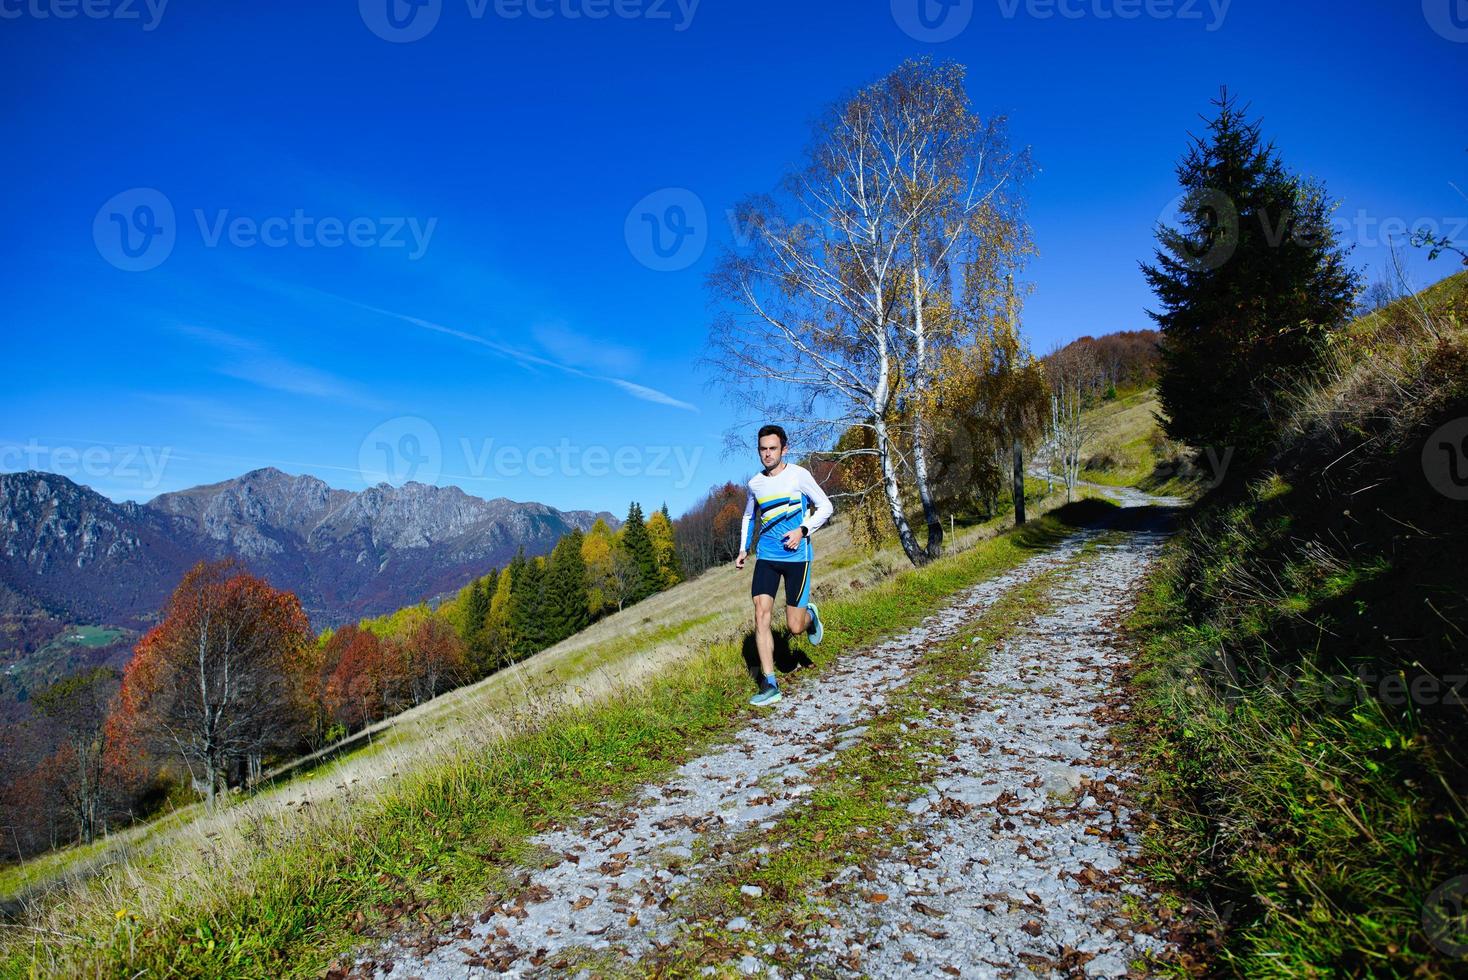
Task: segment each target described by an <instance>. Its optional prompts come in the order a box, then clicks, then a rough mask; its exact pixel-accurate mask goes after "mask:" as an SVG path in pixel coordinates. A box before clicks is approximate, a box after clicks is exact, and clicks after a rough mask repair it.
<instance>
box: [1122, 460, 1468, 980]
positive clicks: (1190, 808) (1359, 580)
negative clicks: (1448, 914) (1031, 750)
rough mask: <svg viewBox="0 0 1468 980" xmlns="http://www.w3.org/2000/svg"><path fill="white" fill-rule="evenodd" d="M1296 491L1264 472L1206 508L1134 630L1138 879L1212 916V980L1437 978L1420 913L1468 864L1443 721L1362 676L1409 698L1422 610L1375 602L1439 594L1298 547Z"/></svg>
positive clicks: (1389, 565) (1378, 569)
mask: <svg viewBox="0 0 1468 980" xmlns="http://www.w3.org/2000/svg"><path fill="white" fill-rule="evenodd" d="M1292 493H1293V491H1292V490H1291V488H1290V486H1289V484H1288V483H1286V482H1285V481H1283V480H1281V479H1279V478H1278V477H1271V478H1268V479H1265V480H1262V481H1259V482H1258V483H1256V484H1255V485H1254V487H1253V492H1252V493H1251V495H1250V497H1249V499H1247V500H1246V501H1243V502H1238V503H1235V504H1233V505H1232V506H1229V507H1226V508H1222V509H1219V508H1214V509H1213V510H1212V511H1210V512H1209V514H1210V518H1209V519H1208V520H1207V521H1206V522H1203V523H1199V524H1195V525H1194V526H1193V527H1191V528H1189V529H1188V530H1187V531H1186V532H1185V533H1184V534H1183V535H1182V536H1180V537H1179V538H1178V539H1176V540H1174V541H1173V542H1171V543H1170V544H1169V546H1168V550H1167V554H1166V555H1165V557H1164V560H1163V562H1162V563H1161V565H1160V566H1159V570H1158V572H1157V573H1156V575H1155V576H1154V578H1153V580H1152V582H1151V584H1150V587H1149V589H1148V592H1147V593H1146V596H1145V597H1144V601H1143V602H1142V604H1141V605H1140V607H1139V609H1138V612H1137V613H1136V615H1135V616H1134V618H1133V621H1132V626H1133V628H1134V629H1136V630H1138V631H1139V634H1140V635H1141V636H1142V637H1143V638H1144V640H1145V648H1144V652H1143V655H1142V657H1141V659H1140V661H1139V662H1140V664H1141V666H1142V670H1141V672H1140V673H1139V674H1138V675H1137V678H1136V686H1137V689H1138V694H1139V696H1138V698H1137V703H1138V705H1139V717H1140V720H1139V721H1138V722H1137V724H1136V726H1135V729H1134V731H1133V732H1132V741H1133V742H1134V743H1135V744H1137V745H1140V746H1145V755H1146V759H1147V765H1146V770H1147V773H1148V788H1147V799H1148V809H1149V810H1150V811H1152V812H1153V813H1155V814H1156V815H1157V816H1156V822H1155V823H1154V824H1153V825H1152V826H1151V828H1150V829H1149V831H1148V833H1147V834H1146V837H1145V841H1144V846H1145V849H1146V853H1147V857H1148V861H1149V871H1150V873H1151V874H1152V875H1153V876H1154V877H1155V878H1157V879H1159V880H1163V881H1169V882H1171V883H1173V884H1174V885H1175V886H1176V887H1178V888H1179V889H1181V890H1182V891H1183V892H1186V893H1189V894H1191V895H1193V896H1194V897H1195V899H1196V902H1195V904H1199V905H1201V906H1203V907H1208V906H1209V905H1210V904H1211V905H1212V906H1213V907H1214V908H1215V909H1216V910H1217V912H1218V918H1217V921H1215V922H1213V923H1211V925H1209V926H1207V927H1206V928H1204V929H1203V930H1201V931H1200V934H1199V936H1198V942H1199V945H1200V947H1202V948H1204V949H1205V950H1208V949H1212V948H1215V947H1216V950H1215V951H1216V955H1217V962H1218V964H1219V969H1221V970H1223V971H1226V972H1229V973H1232V974H1236V975H1244V976H1251V977H1253V976H1259V977H1298V976H1322V977H1323V976H1330V975H1376V976H1409V975H1411V976H1422V977H1436V976H1447V975H1450V973H1451V967H1450V965H1449V960H1450V957H1448V956H1446V955H1444V952H1443V949H1442V948H1441V947H1440V946H1439V945H1437V944H1435V943H1434V939H1435V938H1441V937H1437V936H1435V935H1434V934H1432V933H1430V932H1429V931H1428V930H1426V929H1424V926H1423V908H1424V904H1425V903H1426V901H1427V899H1428V896H1429V895H1430V894H1431V893H1432V892H1433V890H1434V889H1435V888H1437V887H1438V886H1440V885H1442V884H1443V883H1444V882H1450V881H1452V880H1454V879H1455V878H1456V877H1457V876H1459V875H1462V874H1463V873H1464V870H1465V868H1468V864H1465V861H1468V810H1465V809H1464V800H1463V798H1462V797H1461V796H1460V795H1458V794H1459V792H1461V789H1462V787H1461V784H1460V785H1459V788H1458V791H1457V792H1455V791H1454V790H1453V789H1452V788H1451V786H1450V784H1451V783H1452V782H1454V781H1457V778H1458V777H1457V774H1458V773H1460V772H1461V766H1460V763H1459V762H1458V761H1456V760H1455V759H1454V758H1452V755H1453V746H1452V740H1451V738H1445V737H1444V736H1445V734H1446V732H1447V731H1450V730H1451V726H1452V724H1453V722H1452V721H1451V720H1449V721H1448V722H1447V723H1446V724H1447V725H1448V726H1449V727H1448V728H1447V729H1444V728H1443V724H1444V723H1443V722H1442V721H1441V719H1439V720H1438V721H1436V722H1434V721H1433V720H1432V718H1431V716H1430V712H1431V709H1430V708H1429V707H1426V706H1415V707H1414V706H1413V705H1412V704H1410V703H1408V704H1406V705H1402V704H1400V703H1393V702H1392V701H1391V700H1390V699H1384V698H1383V697H1381V694H1382V691H1383V690H1385V689H1384V688H1382V687H1379V686H1378V687H1373V686H1372V685H1371V684H1366V685H1362V684H1359V683H1358V682H1357V680H1356V675H1355V673H1354V671H1355V670H1356V665H1358V664H1359V665H1367V664H1375V665H1376V666H1375V667H1374V668H1373V669H1374V670H1377V671H1381V672H1384V673H1385V674H1386V675H1387V676H1391V677H1400V678H1401V683H1402V684H1403V686H1404V688H1405V686H1406V684H1407V683H1408V678H1407V674H1406V673H1405V672H1404V668H1405V665H1403V667H1394V666H1387V665H1388V664H1390V663H1391V660H1390V658H1389V657H1387V655H1386V651H1387V650H1388V649H1389V645H1388V643H1389V641H1386V638H1387V637H1391V636H1393V635H1402V633H1403V632H1404V631H1406V630H1408V629H1415V630H1418V631H1420V630H1421V625H1420V619H1418V623H1419V625H1417V626H1409V622H1410V621H1411V620H1413V619H1417V618H1418V616H1419V614H1418V613H1417V612H1416V611H1415V609H1412V610H1409V611H1406V612H1405V615H1406V616H1407V617H1408V619H1407V620H1406V621H1403V620H1401V619H1398V618H1397V615H1398V612H1399V610H1393V609H1392V608H1391V605H1390V604H1389V602H1388V601H1387V600H1385V599H1384V598H1383V597H1388V596H1394V597H1400V598H1401V599H1402V600H1403V601H1402V603H1401V605H1409V604H1410V605H1411V606H1414V607H1417V608H1420V606H1421V601H1422V597H1421V595H1413V596H1412V597H1411V598H1410V599H1408V598H1407V596H1408V595H1411V593H1412V587H1409V586H1408V585H1407V583H1408V582H1413V583H1416V584H1415V588H1416V589H1419V590H1424V594H1426V595H1428V596H1430V595H1431V593H1432V591H1433V590H1432V589H1431V588H1426V587H1425V583H1424V582H1423V580H1422V579H1421V578H1419V577H1418V576H1417V575H1416V574H1415V573H1410V572H1404V571H1403V569H1400V568H1398V567H1397V566H1396V565H1394V564H1393V562H1391V561H1390V560H1388V559H1387V558H1386V557H1385V556H1384V555H1381V554H1373V553H1372V552H1371V551H1370V550H1366V549H1365V548H1363V547H1362V546H1361V544H1360V543H1358V544H1357V545H1356V548H1355V556H1354V561H1343V560H1341V559H1340V558H1338V557H1334V556H1332V555H1330V554H1328V553H1327V552H1324V551H1323V550H1321V549H1318V548H1315V547H1306V546H1305V545H1306V544H1307V543H1308V539H1302V538H1297V537H1296V536H1295V535H1296V533H1297V532H1296V521H1295V520H1292V519H1290V517H1291V515H1292V514H1293V513H1294V511H1295V509H1296V508H1298V507H1300V506H1302V505H1303V501H1300V500H1296V499H1292V497H1291V495H1292ZM1397 547H1399V548H1401V547H1403V545H1402V544H1400V543H1399V544H1398V545H1397ZM1460 577H1461V576H1460ZM1419 666H1420V665H1419ZM1457 714H1458V715H1459V716H1461V709H1458V711H1457ZM1461 723H1462V721H1461V717H1459V718H1458V719H1457V725H1459V726H1461ZM1461 925H1462V923H1460V926H1461Z"/></svg>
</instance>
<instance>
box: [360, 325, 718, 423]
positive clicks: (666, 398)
mask: <svg viewBox="0 0 1468 980" xmlns="http://www.w3.org/2000/svg"><path fill="white" fill-rule="evenodd" d="M342 302H345V303H350V304H351V305H353V306H356V307H359V308H361V309H364V310H368V311H370V312H372V313H377V314H379V315H381V316H385V317H391V318H392V319H395V320H399V321H401V322H403V323H410V324H412V325H413V326H415V327H421V328H422V329H424V330H432V331H433V332H435V333H441V334H446V335H447V336H450V337H455V338H457V339H459V340H462V341H465V342H466V343H471V344H476V345H478V346H480V347H483V348H485V349H486V350H489V351H492V352H494V353H495V354H498V355H500V356H501V357H504V358H507V359H509V360H512V361H514V362H516V363H517V364H519V365H521V366H522V367H525V368H529V369H532V370H533V369H535V368H547V369H550V370H553V371H559V372H561V373H562V374H568V375H571V376H572V377H576V378H586V379H588V380H590V381H600V382H602V383H604V384H609V385H613V386H614V387H616V388H619V389H621V390H622V391H624V392H626V393H627V394H629V395H631V396H632V397H633V398H639V399H641V400H642V401H647V402H653V403H654V404H657V405H667V406H669V407H671V408H679V409H683V410H684V411H688V412H697V411H698V410H699V409H698V406H697V405H694V404H692V403H690V402H685V401H683V400H681V399H678V398H674V397H673V396H672V395H670V394H668V393H667V392H665V391H659V390H658V389H656V388H650V387H648V386H647V385H643V384H638V383H637V382H635V381H628V380H627V379H625V378H618V377H615V376H611V375H607V374H599V373H597V372H594V371H587V370H583V369H582V368H580V367H577V366H576V365H575V364H570V363H567V362H566V361H565V360H563V359H557V358H552V357H545V356H542V355H540V354H535V353H532V352H530V351H526V350H521V349H519V348H516V347H511V346H510V345H508V344H503V343H500V342H499V341H497V340H491V339H490V338H488V337H481V336H480V335H479V334H475V333H470V332H469V331H467V330H459V329H457V328H455V327H446V326H444V325H443V324H441V323H434V322H433V321H432V320H425V319H423V318H422V317H416V316H411V315H409V314H407V313H398V312H397V311H395V310H385V309H382V308H381V307H377V306H369V305H368V304H366V303H358V302H356V301H354V300H348V299H343V300H342ZM570 336H571V335H570V334H569V332H566V333H563V334H562V335H560V339H562V340H566V339H568V338H569V337H570ZM588 342H589V341H588Z"/></svg>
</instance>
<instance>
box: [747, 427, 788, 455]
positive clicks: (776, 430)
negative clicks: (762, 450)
mask: <svg viewBox="0 0 1468 980" xmlns="http://www.w3.org/2000/svg"><path fill="white" fill-rule="evenodd" d="M765 436H779V437H780V448H781V449H784V448H785V445H786V442H787V440H786V439H785V430H784V429H783V428H781V427H780V426H778V425H766V426H762V427H761V428H760V430H759V435H757V436H755V440H754V441H755V445H759V441H760V440H761V439H763V438H764V437H765Z"/></svg>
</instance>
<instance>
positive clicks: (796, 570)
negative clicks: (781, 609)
mask: <svg viewBox="0 0 1468 980" xmlns="http://www.w3.org/2000/svg"><path fill="white" fill-rule="evenodd" d="M781 579H784V580H785V605H787V606H799V607H800V608H801V609H804V608H805V607H806V606H807V605H808V604H809V603H810V562H808V561H773V560H771V559H769V558H756V559H755V562H754V581H753V582H752V583H751V584H750V586H749V594H750V596H751V597H753V596H757V595H767V596H769V597H770V598H771V599H773V598H775V590H776V589H778V588H779V587H780V580H781Z"/></svg>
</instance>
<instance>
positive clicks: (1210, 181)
mask: <svg viewBox="0 0 1468 980" xmlns="http://www.w3.org/2000/svg"><path fill="white" fill-rule="evenodd" d="M1213 104H1214V105H1215V106H1217V107H1218V115H1217V117H1216V118H1214V119H1213V120H1212V121H1211V122H1209V123H1208V133H1207V134H1206V136H1204V137H1202V138H1197V137H1195V138H1194V139H1193V143H1192V146H1191V147H1190V148H1189V150H1188V153H1187V155H1186V156H1185V157H1184V158H1183V160H1182V162H1181V163H1180V164H1179V165H1178V168H1177V174H1178V180H1179V182H1180V183H1181V185H1182V188H1183V196H1182V203H1181V206H1180V208H1179V211H1180V213H1181V217H1182V227H1181V228H1168V227H1161V228H1159V230H1158V243H1159V245H1160V248H1158V249H1157V252H1156V258H1157V262H1156V264H1155V265H1147V264H1145V263H1143V265H1142V271H1143V273H1144V274H1145V275H1146V277H1147V281H1148V283H1149V284H1150V285H1151V287H1152V289H1153V291H1154V292H1155V293H1156V294H1157V298H1158V300H1159V303H1160V306H1161V310H1160V311H1159V312H1151V311H1149V315H1150V316H1151V317H1152V318H1153V319H1154V320H1156V321H1157V324H1158V326H1159V327H1160V328H1161V332H1162V339H1161V348H1162V371H1161V377H1160V378H1159V381H1158V386H1157V392H1158V398H1159V400H1160V401H1161V403H1162V408H1163V411H1164V413H1165V415H1166V429H1167V434H1168V435H1169V436H1171V437H1172V438H1174V439H1179V440H1182V441H1184V442H1187V443H1190V444H1192V445H1194V446H1199V447H1204V446H1213V447H1219V448H1220V449H1226V448H1229V447H1232V448H1233V449H1235V450H1236V451H1237V452H1238V454H1239V456H1240V457H1241V458H1242V459H1243V460H1245V461H1247V460H1250V459H1257V458H1258V457H1260V456H1261V455H1263V454H1264V453H1266V452H1267V451H1268V450H1269V447H1270V445H1271V444H1272V442H1273V439H1274V435H1275V431H1276V427H1277V425H1278V420H1279V415H1280V409H1281V407H1282V406H1281V402H1282V399H1283V398H1284V396H1285V394H1286V392H1287V390H1288V388H1289V387H1290V386H1291V385H1292V384H1293V383H1294V382H1296V380H1297V379H1300V378H1301V377H1303V376H1304V375H1306V374H1308V372H1309V371H1310V370H1311V369H1312V368H1313V367H1315V366H1316V365H1317V364H1318V361H1319V357H1320V354H1321V351H1322V349H1323V346H1324V343H1325V339H1326V337H1327V336H1328V334H1329V333H1330V331H1332V330H1334V329H1336V328H1338V327H1339V326H1341V325H1342V324H1343V323H1344V322H1345V321H1346V318H1347V317H1348V315H1349V314H1350V311H1351V309H1352V306H1353V304H1354V301H1355V295H1356V293H1357V292H1358V291H1359V288H1360V283H1359V281H1358V277H1357V276H1356V274H1355V273H1353V272H1352V271H1351V270H1350V269H1349V268H1348V267H1347V266H1346V261H1345V259H1346V251H1347V250H1345V249H1343V248H1342V247H1341V246H1340V245H1339V243H1338V241H1337V240H1336V235H1335V232H1334V230H1333V229H1332V228H1331V227H1330V223H1329V218H1330V213H1331V211H1332V209H1333V205H1332V204H1331V202H1330V201H1329V199H1328V198H1327V196H1326V194H1325V191H1324V189H1323V187H1321V186H1320V185H1319V184H1318V183H1315V182H1313V181H1309V180H1305V179H1302V178H1300V177H1298V176H1295V175H1293V174H1291V173H1289V172H1287V171H1286V170H1285V167H1284V165H1283V163H1282V162H1281V160H1280V158H1279V155H1278V153H1277V152H1276V151H1275V148H1274V145H1273V144H1272V143H1270V144H1264V143H1263V142H1262V140H1261V138H1260V135H1259V124H1258V123H1252V122H1249V121H1248V120H1246V119H1245V116H1244V111H1243V110H1241V109H1239V108H1237V106H1236V105H1235V101H1234V100H1233V99H1231V98H1230V97H1229V96H1228V93H1227V91H1226V90H1225V91H1224V93H1223V94H1222V95H1221V97H1220V98H1219V99H1217V100H1216V101H1215V102H1214V103H1213Z"/></svg>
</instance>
